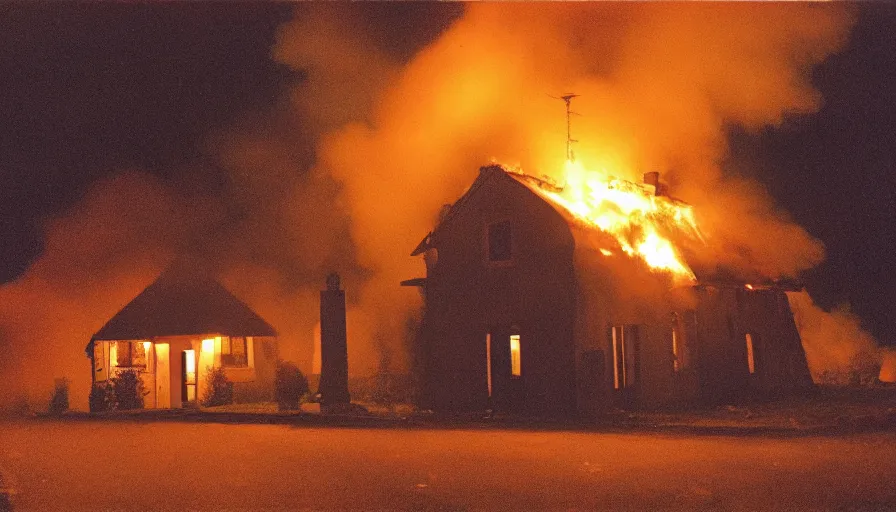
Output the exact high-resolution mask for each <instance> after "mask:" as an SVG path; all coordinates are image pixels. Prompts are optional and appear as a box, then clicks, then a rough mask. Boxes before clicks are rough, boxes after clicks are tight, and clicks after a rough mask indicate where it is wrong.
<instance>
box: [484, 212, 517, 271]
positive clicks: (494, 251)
mask: <svg viewBox="0 0 896 512" xmlns="http://www.w3.org/2000/svg"><path fill="white" fill-rule="evenodd" d="M512 238H513V237H512V232H511V227H510V221H504V222H498V223H495V224H491V225H489V227H488V259H489V261H510V259H511V257H512V255H513V243H512V242H513V241H512Z"/></svg>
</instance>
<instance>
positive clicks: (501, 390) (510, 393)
mask: <svg viewBox="0 0 896 512" xmlns="http://www.w3.org/2000/svg"><path fill="white" fill-rule="evenodd" d="M486 339H487V340H488V341H487V342H488V343H489V348H488V350H487V353H488V359H489V361H488V362H489V371H488V373H487V378H488V388H489V396H490V398H491V405H492V409H493V410H494V411H495V412H504V413H507V412H519V410H520V408H521V407H522V406H523V400H522V398H523V397H522V395H523V379H522V375H523V361H522V350H523V347H522V346H521V342H522V340H521V336H520V334H519V331H518V330H517V329H506V328H504V329H493V330H492V332H490V333H488V334H487V335H486Z"/></svg>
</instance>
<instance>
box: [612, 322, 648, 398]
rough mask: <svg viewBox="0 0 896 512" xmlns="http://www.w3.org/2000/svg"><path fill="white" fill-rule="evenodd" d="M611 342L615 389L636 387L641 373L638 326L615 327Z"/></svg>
mask: <svg viewBox="0 0 896 512" xmlns="http://www.w3.org/2000/svg"><path fill="white" fill-rule="evenodd" d="M610 342H611V345H612V348H613V388H614V389H625V388H630V387H634V386H635V385H636V384H637V382H638V375H639V374H640V372H641V366H640V361H639V360H638V357H639V356H638V353H639V352H640V342H639V338H638V326H637V325H614V326H613V327H611V328H610Z"/></svg>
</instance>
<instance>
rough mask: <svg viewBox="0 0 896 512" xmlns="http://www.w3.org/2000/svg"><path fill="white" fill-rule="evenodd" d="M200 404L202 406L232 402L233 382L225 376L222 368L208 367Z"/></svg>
mask: <svg viewBox="0 0 896 512" xmlns="http://www.w3.org/2000/svg"><path fill="white" fill-rule="evenodd" d="M205 382H206V383H207V384H208V385H207V386H206V387H205V392H204V393H203V396H202V400H201V401H200V404H202V406H203V407H215V406H218V405H229V404H232V403H233V383H232V382H230V380H229V379H228V378H227V374H226V373H225V372H224V368H209V372H208V377H206V380H205Z"/></svg>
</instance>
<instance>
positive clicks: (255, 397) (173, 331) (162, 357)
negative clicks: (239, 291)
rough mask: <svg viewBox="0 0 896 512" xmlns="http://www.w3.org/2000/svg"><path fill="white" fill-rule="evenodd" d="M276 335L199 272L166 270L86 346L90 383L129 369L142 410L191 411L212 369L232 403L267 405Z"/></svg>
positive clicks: (237, 301) (271, 391)
mask: <svg viewBox="0 0 896 512" xmlns="http://www.w3.org/2000/svg"><path fill="white" fill-rule="evenodd" d="M276 335H277V333H276V331H275V330H274V328H273V327H271V325H270V324H268V323H267V322H265V321H264V320H263V319H262V318H261V317H259V316H258V315H257V314H256V313H255V312H253V311H252V310H251V309H250V308H249V307H248V306H247V305H246V304H244V303H243V302H241V301H240V300H239V299H237V298H236V297H234V296H233V295H232V294H231V293H230V292H229V291H227V289H225V288H224V287H223V286H222V285H221V284H220V283H218V282H217V281H215V280H214V279H212V278H211V277H208V276H206V275H204V274H202V273H201V272H196V271H188V270H184V269H178V270H168V271H166V272H164V273H163V274H162V275H161V276H160V277H159V278H158V279H157V280H156V281H155V282H153V283H152V284H151V285H149V286H148V287H147V288H146V289H145V290H144V291H143V292H141V293H140V294H139V295H138V296H137V297H136V298H134V300H132V301H131V302H130V303H128V304H127V305H126V306H125V307H124V308H123V309H122V310H121V311H119V312H118V313H117V314H116V315H115V316H114V317H112V318H111V319H110V320H109V321H108V322H107V323H106V324H105V325H104V326H103V327H102V328H101V329H100V330H99V331H97V333H96V334H94V335H93V337H92V338H91V340H90V343H89V344H88V345H87V355H88V357H89V358H90V360H91V369H92V380H93V383H94V384H97V383H102V382H105V381H107V380H108V379H110V378H113V377H114V376H115V375H117V374H118V373H120V372H122V371H126V370H135V371H136V372H137V373H138V375H139V376H140V380H141V381H142V382H143V387H144V391H145V392H146V393H147V394H146V396H145V397H144V407H145V408H148V409H152V408H157V409H167V408H180V407H192V406H195V405H197V404H198V401H199V400H201V399H202V398H203V396H205V392H206V386H207V377H208V374H209V371H210V370H211V369H212V368H223V369H224V372H225V375H226V376H227V378H228V380H229V381H230V382H232V383H233V391H234V400H235V401H260V400H270V399H271V397H272V395H273V389H274V374H275V372H276V366H277V359H278V348H277V338H276Z"/></svg>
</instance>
